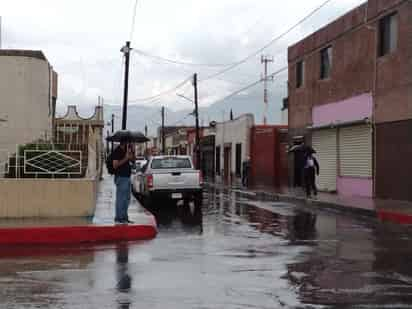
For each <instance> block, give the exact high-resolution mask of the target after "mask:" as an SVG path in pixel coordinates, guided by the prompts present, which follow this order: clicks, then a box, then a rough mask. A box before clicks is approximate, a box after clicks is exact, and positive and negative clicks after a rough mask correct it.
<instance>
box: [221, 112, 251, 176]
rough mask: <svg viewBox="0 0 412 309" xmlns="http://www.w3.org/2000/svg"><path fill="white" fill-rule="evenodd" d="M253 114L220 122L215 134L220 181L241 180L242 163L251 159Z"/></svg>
mask: <svg viewBox="0 0 412 309" xmlns="http://www.w3.org/2000/svg"><path fill="white" fill-rule="evenodd" d="M253 126H254V116H253V114H244V115H241V116H239V117H238V118H235V119H233V120H229V121H225V122H220V123H219V122H218V123H217V124H216V136H215V157H216V158H215V168H216V178H217V180H218V181H224V182H227V183H236V182H240V181H241V177H242V163H243V162H244V161H246V160H249V159H250V142H251V129H252V127H253Z"/></svg>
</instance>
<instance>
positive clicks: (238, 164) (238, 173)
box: [236, 144, 242, 177]
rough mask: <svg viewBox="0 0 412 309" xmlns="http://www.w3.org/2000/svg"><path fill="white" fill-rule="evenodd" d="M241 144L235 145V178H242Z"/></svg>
mask: <svg viewBox="0 0 412 309" xmlns="http://www.w3.org/2000/svg"><path fill="white" fill-rule="evenodd" d="M241 169H242V144H236V176H237V177H241V176H242V172H241Z"/></svg>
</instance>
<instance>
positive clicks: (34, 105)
mask: <svg viewBox="0 0 412 309" xmlns="http://www.w3.org/2000/svg"><path fill="white" fill-rule="evenodd" d="M50 78H51V67H50V66H49V63H48V62H47V61H46V60H42V59H37V58H32V57H24V56H9V55H7V56H6V55H0V118H1V119H5V120H7V121H6V122H1V123H0V149H1V150H2V153H3V156H4V153H5V152H6V151H9V152H10V153H14V152H16V144H24V143H28V142H31V141H34V140H36V139H39V138H43V139H45V138H51V136H52V106H51V99H50V98H51V87H50V84H51V83H50ZM3 156H2V154H1V153H0V161H1V160H2V159H4V157H3Z"/></svg>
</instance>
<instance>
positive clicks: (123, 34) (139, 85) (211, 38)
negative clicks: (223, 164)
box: [0, 0, 364, 109]
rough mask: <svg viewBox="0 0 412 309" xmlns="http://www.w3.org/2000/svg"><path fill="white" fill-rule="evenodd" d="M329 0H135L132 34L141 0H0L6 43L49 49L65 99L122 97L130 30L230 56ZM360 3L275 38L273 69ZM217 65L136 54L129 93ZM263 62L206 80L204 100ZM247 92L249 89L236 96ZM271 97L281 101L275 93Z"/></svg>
mask: <svg viewBox="0 0 412 309" xmlns="http://www.w3.org/2000/svg"><path fill="white" fill-rule="evenodd" d="M323 2H324V0H306V1H302V0H288V1H278V0H277V1H275V0H259V1H256V0H207V1H195V0H175V1H170V0H138V3H137V11H136V19H135V27H134V30H133V36H132V38H131V33H132V31H131V23H132V16H133V8H134V5H135V0H117V1H114V0H59V1H56V0H38V1H32V0H24V1H22V0H20V1H19V0H14V1H10V0H0V15H1V16H2V21H3V23H2V24H3V27H2V28H3V31H2V34H3V35H2V37H3V48H19V49H40V50H43V52H44V53H45V55H46V57H47V58H48V60H49V62H50V63H51V65H52V66H53V67H54V68H55V70H56V71H57V72H58V74H59V104H60V106H65V105H67V104H77V105H81V106H83V107H85V106H91V105H93V104H95V103H96V102H97V96H98V95H101V96H103V97H104V98H105V102H106V103H110V104H121V98H122V92H121V87H122V72H121V70H122V54H121V53H120V48H121V47H122V45H124V42H125V41H126V40H129V39H130V38H131V41H132V47H134V48H136V49H139V50H143V51H145V52H146V53H149V54H152V55H156V56H160V57H165V58H171V59H175V60H179V61H184V62H192V63H212V64H216V63H218V64H225V63H233V62H236V61H239V60H241V59H243V58H244V57H245V56H247V55H249V54H251V53H253V52H254V51H256V50H257V49H259V48H260V47H262V46H263V45H265V44H267V43H268V42H269V41H270V40H271V39H273V38H274V37H276V36H277V35H279V34H280V33H282V32H284V31H285V30H287V29H288V28H289V27H291V26H292V25H294V24H295V23H296V22H297V21H298V20H300V19H302V18H303V17H304V16H305V15H307V14H308V13H309V12H311V11H312V10H313V9H315V8H316V7H318V6H319V5H320V4H321V3H323ZM362 2H364V1H362V0H334V1H333V0H332V1H331V2H330V3H329V4H328V5H327V6H326V7H324V8H323V9H322V10H321V11H319V12H318V13H317V14H316V15H314V16H313V17H312V18H311V19H310V20H308V21H306V22H305V23H303V24H302V25H301V26H300V27H299V28H297V29H296V30H294V31H293V32H291V33H290V34H288V35H287V36H286V37H285V38H284V39H282V40H280V41H278V42H276V43H275V44H273V45H271V47H270V48H268V49H267V50H266V51H265V54H268V55H272V56H274V59H275V62H274V63H273V64H271V65H270V67H269V72H274V71H276V69H279V68H281V67H283V66H284V65H286V48H287V46H288V45H290V44H292V43H295V42H296V41H298V40H300V39H301V38H303V37H304V36H306V35H308V34H310V33H311V32H313V31H315V30H316V29H318V28H319V27H321V26H323V25H325V24H327V23H328V22H330V21H332V20H333V19H335V18H336V17H338V16H340V15H342V14H343V13H345V12H347V11H348V10H350V9H352V8H354V7H356V6H357V5H359V4H361V3H362ZM221 69H222V68H221V67H203V66H199V67H197V66H182V65H174V64H168V63H164V62H162V61H159V60H155V59H152V58H149V57H144V56H141V55H139V54H136V53H132V56H131V67H130V74H131V77H130V93H129V99H130V100H135V99H140V98H145V97H150V96H152V95H155V94H157V93H159V92H161V91H164V90H168V89H170V88H173V86H175V85H177V84H179V82H180V81H182V80H184V79H186V78H187V77H189V76H190V75H191V74H192V73H194V72H198V73H199V79H200V80H201V79H202V78H205V77H207V76H208V75H210V74H212V73H214V72H216V71H218V70H221ZM262 70H263V66H262V65H261V63H260V59H259V56H256V57H253V58H252V59H250V60H249V61H247V62H246V63H245V64H242V65H240V66H239V67H237V68H236V69H233V70H231V71H229V72H227V73H226V74H223V75H221V76H219V77H218V78H217V79H212V80H208V81H205V82H202V83H200V84H199V96H200V104H201V105H202V106H207V105H209V104H212V103H213V102H214V101H216V100H218V99H219V98H222V97H224V96H225V95H227V94H229V93H231V92H232V91H235V90H237V89H239V88H242V86H244V85H247V84H249V83H251V82H254V81H256V80H258V79H259V78H260V74H261V72H262ZM285 79H286V74H283V76H279V78H277V79H276V81H275V82H274V84H271V85H270V89H271V93H276V91H279V89H284V88H285V87H286V84H285ZM258 87H259V86H258ZM185 91H186V93H187V95H188V96H190V95H191V93H192V90H191V86H190V83H188V84H187V85H186V86H185V87H184V88H182V89H180V90H178V91H176V92H180V93H184V92H185ZM255 93H256V92H255ZM249 94H251V95H252V91H251V92H249V91H245V92H243V93H241V94H240V95H243V96H248V95H249ZM271 99H272V100H275V99H276V100H278V98H277V97H276V96H275V95H273V96H272V98H271ZM136 103H138V104H159V102H157V103H152V102H141V101H136ZM161 103H162V104H165V105H167V106H168V107H169V108H172V109H180V108H187V107H188V106H187V104H190V103H189V102H185V101H184V100H182V99H180V98H178V97H177V96H176V95H175V92H173V93H172V94H171V95H168V96H165V97H163V98H162V101H161ZM278 103H279V102H276V104H278ZM279 104H280V103H279Z"/></svg>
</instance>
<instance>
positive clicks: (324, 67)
mask: <svg viewBox="0 0 412 309" xmlns="http://www.w3.org/2000/svg"><path fill="white" fill-rule="evenodd" d="M331 70H332V47H331V46H329V47H327V48H325V49H322V50H321V51H320V79H326V78H329V77H330V72H331Z"/></svg>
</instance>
